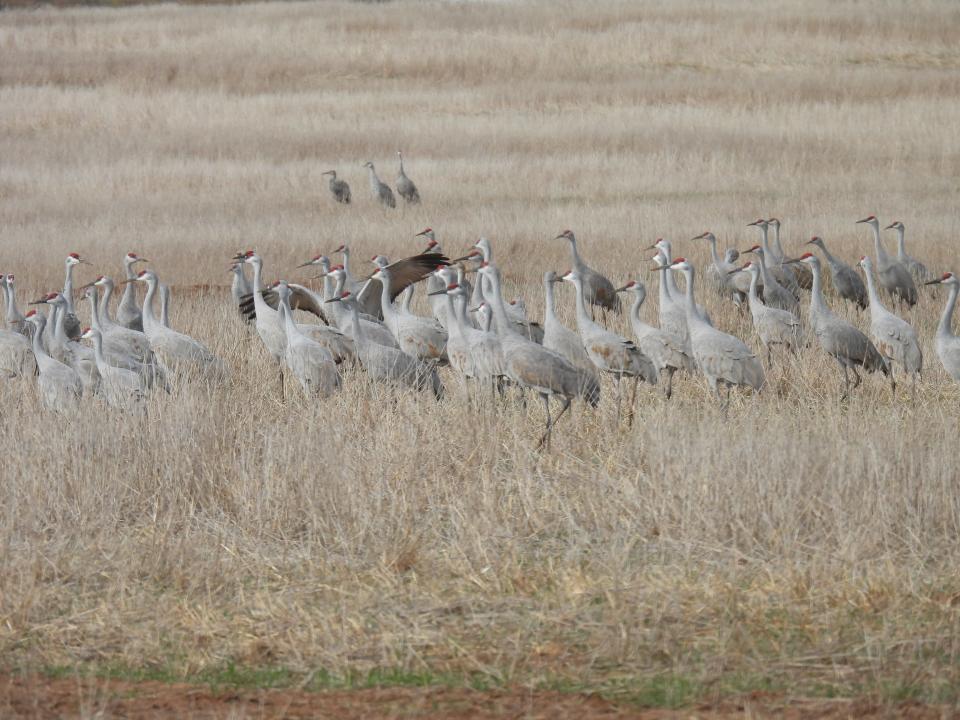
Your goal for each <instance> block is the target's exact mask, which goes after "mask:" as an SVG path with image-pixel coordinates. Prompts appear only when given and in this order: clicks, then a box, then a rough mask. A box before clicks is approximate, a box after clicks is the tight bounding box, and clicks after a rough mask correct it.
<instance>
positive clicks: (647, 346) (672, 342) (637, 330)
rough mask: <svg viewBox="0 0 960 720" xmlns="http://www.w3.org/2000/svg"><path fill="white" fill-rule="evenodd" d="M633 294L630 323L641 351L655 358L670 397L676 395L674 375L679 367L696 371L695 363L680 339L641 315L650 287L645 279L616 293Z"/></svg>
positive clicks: (653, 359) (665, 391)
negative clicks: (664, 376)
mask: <svg viewBox="0 0 960 720" xmlns="http://www.w3.org/2000/svg"><path fill="white" fill-rule="evenodd" d="M626 291H629V292H631V293H633V297H634V300H633V307H632V308H631V309H630V322H631V324H632V325H633V335H634V337H636V338H637V345H638V346H639V347H640V350H641V352H643V354H644V355H646V356H647V357H648V358H650V359H651V360H652V361H653V364H654V365H655V366H656V368H657V371H658V373H659V374H660V375H663V374H666V376H667V387H666V388H665V390H664V395H666V397H667V400H669V399H670V398H671V396H672V395H673V375H674V373H676V372H677V371H678V370H686V371H687V372H693V371H694V370H696V364H695V363H694V362H693V357H692V356H691V355H690V353H688V352H687V351H686V350H685V349H684V348H683V346H682V345H681V344H680V343H679V341H678V340H677V339H676V338H675V337H674V336H673V335H671V334H670V333H668V332H666V331H664V330H661V329H660V328H657V327H654V326H653V325H648V324H647V323H645V322H644V321H643V320H642V319H641V317H640V309H641V308H642V307H643V302H644V300H646V298H647V288H646V286H645V285H644V284H643V283H642V282H635V281H633V280H631V281H630V282H628V283H627V284H626V285H624V286H623V287H622V288H619V289H618V290H617V292H626Z"/></svg>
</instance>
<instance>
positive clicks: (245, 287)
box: [230, 262, 253, 322]
mask: <svg viewBox="0 0 960 720" xmlns="http://www.w3.org/2000/svg"><path fill="white" fill-rule="evenodd" d="M245 267H246V264H245V263H242V262H235V263H233V264H232V265H231V266H230V274H231V275H233V278H232V279H231V281H230V297H232V298H233V305H234V307H235V308H237V312H239V313H240V317H242V318H243V319H244V322H251V321H252V320H253V318H252V317H248V316H247V315H245V314H244V312H243V310H242V307H241V306H242V305H243V299H244V297H246V296H248V295H250V294H251V293H252V292H253V289H252V288H251V286H250V280H249V279H247V274H246V272H245V271H244V268H245Z"/></svg>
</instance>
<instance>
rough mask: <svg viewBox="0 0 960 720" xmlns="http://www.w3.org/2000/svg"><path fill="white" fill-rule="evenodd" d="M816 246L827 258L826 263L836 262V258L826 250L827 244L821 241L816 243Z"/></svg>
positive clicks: (832, 263)
mask: <svg viewBox="0 0 960 720" xmlns="http://www.w3.org/2000/svg"><path fill="white" fill-rule="evenodd" d="M817 247H819V248H820V250H822V251H823V256H824V257H825V258H826V259H827V262H828V263H830V264H831V265H834V264H836V262H837V259H836V258H835V257H834V256H833V255H831V254H830V251H829V250H827V245H826V243H822V244H820V245H818V246H817Z"/></svg>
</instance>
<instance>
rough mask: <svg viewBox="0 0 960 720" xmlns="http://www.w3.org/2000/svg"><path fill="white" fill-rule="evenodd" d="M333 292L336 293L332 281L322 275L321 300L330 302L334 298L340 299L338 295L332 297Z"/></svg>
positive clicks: (325, 275) (327, 276)
mask: <svg viewBox="0 0 960 720" xmlns="http://www.w3.org/2000/svg"><path fill="white" fill-rule="evenodd" d="M334 292H337V291H336V290H335V289H334V285H333V280H331V279H330V276H329V275H327V274H326V273H324V275H323V299H324V301H326V300H331V299H332V298H334V297H340V295H339V293H338V294H337V295H334Z"/></svg>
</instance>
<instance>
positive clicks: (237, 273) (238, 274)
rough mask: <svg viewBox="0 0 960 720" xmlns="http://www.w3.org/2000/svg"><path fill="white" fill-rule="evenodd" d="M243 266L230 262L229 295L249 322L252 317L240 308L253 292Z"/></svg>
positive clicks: (239, 263) (241, 314) (243, 264)
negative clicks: (231, 276)
mask: <svg viewBox="0 0 960 720" xmlns="http://www.w3.org/2000/svg"><path fill="white" fill-rule="evenodd" d="M245 267H246V264H245V263H242V262H234V263H231V264H230V274H231V275H233V279H232V280H231V281H230V297H232V298H233V304H234V306H235V307H236V308H237V311H238V312H239V313H240V317H242V318H243V319H244V321H245V322H250V321H251V320H252V319H253V318H250V317H247V316H246V315H245V314H244V312H243V309H242V306H243V299H244V297H247V296H249V295H252V293H253V288H252V287H251V286H250V281H249V280H248V279H247V274H246V273H245V272H244V268H245ZM142 322H143V319H142V318H141V323H142Z"/></svg>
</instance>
